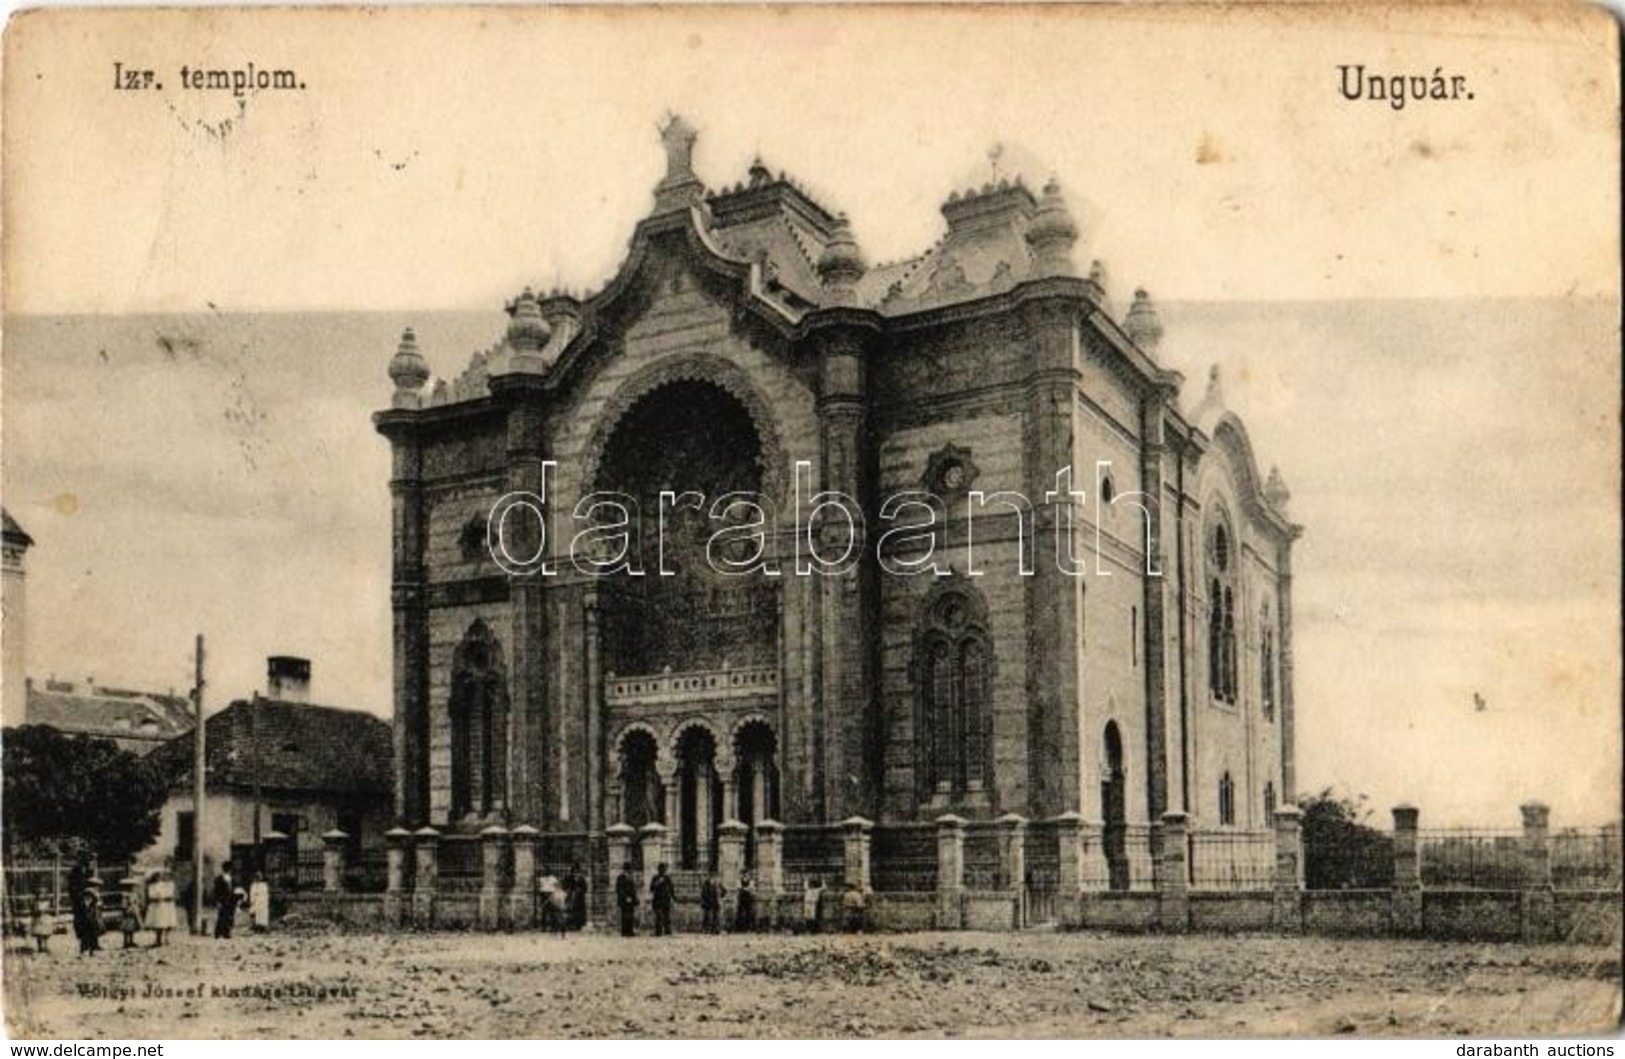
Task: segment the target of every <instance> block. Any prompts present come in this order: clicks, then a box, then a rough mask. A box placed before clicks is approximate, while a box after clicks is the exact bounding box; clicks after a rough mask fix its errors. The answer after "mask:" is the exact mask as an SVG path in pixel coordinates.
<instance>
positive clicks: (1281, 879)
mask: <svg viewBox="0 0 1625 1059" xmlns="http://www.w3.org/2000/svg"><path fill="white" fill-rule="evenodd" d="M1271 918H1272V919H1273V921H1274V925H1275V929H1276V930H1279V931H1284V932H1286V933H1289V934H1296V933H1298V932H1299V931H1301V930H1302V929H1303V812H1302V810H1300V809H1299V808H1298V807H1297V806H1296V805H1287V806H1282V807H1281V808H1279V809H1277V810H1275V909H1274V913H1273V915H1272V917H1271Z"/></svg>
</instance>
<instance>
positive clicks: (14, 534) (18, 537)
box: [0, 508, 34, 548]
mask: <svg viewBox="0 0 1625 1059" xmlns="http://www.w3.org/2000/svg"><path fill="white" fill-rule="evenodd" d="M0 529H3V530H4V537H5V540H6V542H7V543H8V544H20V545H22V546H23V547H25V548H26V547H28V546H30V545H32V544H33V543H34V538H32V537H30V536H29V535H28V531H27V530H25V529H23V528H22V527H21V526H19V525H17V520H16V519H14V518H12V517H11V512H9V511H7V510H6V509H5V508H0Z"/></svg>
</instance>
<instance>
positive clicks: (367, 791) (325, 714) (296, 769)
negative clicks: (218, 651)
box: [151, 698, 393, 797]
mask: <svg viewBox="0 0 1625 1059" xmlns="http://www.w3.org/2000/svg"><path fill="white" fill-rule="evenodd" d="M203 737H204V745H205V751H204V753H205V769H206V774H207V777H208V780H207V782H208V785H209V787H210V788H211V789H215V788H219V789H250V788H252V787H253V786H254V780H255V776H256V774H257V775H258V778H259V784H260V786H261V787H262V788H263V789H266V790H278V791H299V792H304V793H309V794H338V795H363V796H381V797H387V796H388V795H389V792H390V786H391V780H390V761H391V756H392V753H393V750H392V743H391V739H390V729H389V725H388V723H387V722H385V721H383V720H381V719H379V718H377V717H374V716H373V715H372V714H370V713H362V712H360V711H358V710H344V709H338V708H336V707H332V706H317V705H314V704H311V703H300V702H281V701H278V700H275V699H266V698H261V699H259V700H257V701H255V700H244V699H239V700H237V701H236V702H233V703H232V704H231V705H230V706H227V707H226V708H225V709H223V710H221V711H220V712H219V713H216V714H215V715H214V716H212V717H210V718H208V719H207V720H206V721H205V722H204V730H203ZM151 760H152V761H153V763H154V765H155V766H156V767H158V768H159V769H160V770H161V771H162V773H163V775H165V776H166V777H167V778H168V779H169V781H170V782H171V783H174V784H183V783H186V782H189V780H190V777H191V774H192V760H193V754H192V737H191V736H190V735H188V736H186V737H184V738H178V739H174V740H171V741H170V742H168V743H166V744H165V745H164V746H162V747H160V748H159V749H158V750H156V751H154V752H153V754H152V758H151Z"/></svg>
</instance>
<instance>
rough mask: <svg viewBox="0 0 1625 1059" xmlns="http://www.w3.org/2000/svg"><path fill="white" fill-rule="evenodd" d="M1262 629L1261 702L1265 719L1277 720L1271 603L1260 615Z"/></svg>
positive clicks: (1260, 647)
mask: <svg viewBox="0 0 1625 1059" xmlns="http://www.w3.org/2000/svg"><path fill="white" fill-rule="evenodd" d="M1258 627H1259V629H1260V630H1261V632H1260V634H1259V637H1258V681H1259V702H1260V703H1261V704H1262V708H1263V711H1264V720H1266V721H1273V720H1275V623H1274V622H1273V621H1272V620H1271V618H1270V605H1269V604H1268V603H1265V604H1264V608H1263V611H1262V612H1261V613H1260V614H1259V617H1258Z"/></svg>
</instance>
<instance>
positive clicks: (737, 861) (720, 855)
mask: <svg viewBox="0 0 1625 1059" xmlns="http://www.w3.org/2000/svg"><path fill="white" fill-rule="evenodd" d="M749 831H750V828H748V827H746V826H745V825H744V824H743V823H741V822H739V821H738V820H724V821H723V822H722V826H721V827H719V828H717V875H718V877H719V878H720V879H721V881H722V885H723V886H726V887H727V888H728V892H729V893H733V892H734V891H735V890H738V889H739V877H740V876H741V875H743V874H744V873H745V835H746V833H747V832H749Z"/></svg>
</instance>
